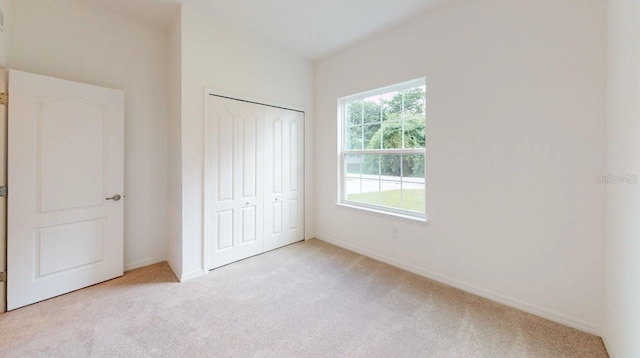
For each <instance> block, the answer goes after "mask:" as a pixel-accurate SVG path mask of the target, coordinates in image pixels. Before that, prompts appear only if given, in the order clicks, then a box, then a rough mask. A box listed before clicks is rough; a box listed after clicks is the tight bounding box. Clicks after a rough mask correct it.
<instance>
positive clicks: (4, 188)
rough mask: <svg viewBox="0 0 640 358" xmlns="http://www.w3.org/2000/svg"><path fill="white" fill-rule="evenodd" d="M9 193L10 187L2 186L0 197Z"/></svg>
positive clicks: (0, 187)
mask: <svg viewBox="0 0 640 358" xmlns="http://www.w3.org/2000/svg"><path fill="white" fill-rule="evenodd" d="M8 194H9V189H7V187H6V186H0V198H4V197H5V196H7V195H8Z"/></svg>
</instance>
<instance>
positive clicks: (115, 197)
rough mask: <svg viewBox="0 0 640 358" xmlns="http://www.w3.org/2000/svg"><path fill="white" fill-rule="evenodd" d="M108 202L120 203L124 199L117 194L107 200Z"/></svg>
mask: <svg viewBox="0 0 640 358" xmlns="http://www.w3.org/2000/svg"><path fill="white" fill-rule="evenodd" d="M106 199H107V200H113V201H118V200H120V199H122V197H121V196H120V194H116V195H114V196H112V197H110V198H106Z"/></svg>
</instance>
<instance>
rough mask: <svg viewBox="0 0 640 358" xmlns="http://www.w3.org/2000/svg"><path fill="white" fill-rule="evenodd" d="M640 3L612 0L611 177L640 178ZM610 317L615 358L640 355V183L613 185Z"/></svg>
mask: <svg viewBox="0 0 640 358" xmlns="http://www.w3.org/2000/svg"><path fill="white" fill-rule="evenodd" d="M638 34H640V2H639V1H637V0H633V1H629V0H609V122H608V140H607V144H608V148H607V149H608V157H607V159H608V161H607V174H609V175H613V176H617V175H640V39H639V38H638ZM607 189H608V203H607V256H606V258H607V261H606V262H607V275H606V282H607V286H606V312H605V313H606V315H605V317H606V318H605V327H604V334H603V338H604V340H605V342H606V345H607V349H608V350H609V353H610V354H611V356H612V357H619V358H626V357H629V358H631V357H640V340H639V339H638V338H639V337H640V306H639V305H638V303H639V302H640V220H638V218H639V217H640V185H637V184H636V185H629V184H617V185H609V186H608V187H607Z"/></svg>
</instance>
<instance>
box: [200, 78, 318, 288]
mask: <svg viewBox="0 0 640 358" xmlns="http://www.w3.org/2000/svg"><path fill="white" fill-rule="evenodd" d="M203 94H204V96H203V98H204V118H202V121H203V129H204V130H203V131H202V132H203V133H202V141H203V151H204V153H203V160H202V194H203V195H202V272H203V273H204V274H205V275H206V274H208V273H209V271H211V269H209V255H208V250H209V242H208V241H209V240H207V238H208V237H209V231H210V228H209V221H208V220H207V214H208V213H209V212H211V210H210V209H211V203H210V200H209V195H210V194H211V193H210V191H211V189H209V188H208V186H207V182H208V178H209V177H210V175H211V173H210V170H209V166H208V165H207V163H209V160H210V159H211V158H210V157H209V154H208V153H209V141H208V139H209V135H208V133H209V121H208V118H209V113H210V110H211V108H210V107H209V100H208V99H209V97H210V96H215V97H221V98H226V99H231V100H236V101H241V102H248V103H253V104H257V105H262V106H268V107H275V108H280V109H284V110H288V111H294V112H300V113H302V141H303V146H302V182H303V184H304V188H303V189H304V190H302V199H303V200H304V206H303V210H302V223H303V227H302V233H303V237H304V240H307V235H306V228H307V222H306V220H307V216H306V212H307V210H306V206H307V197H306V191H307V176H306V172H307V156H306V155H307V140H306V139H307V111H306V109H305V108H303V107H299V106H295V105H291V104H286V103H280V102H276V101H270V100H266V99H264V98H258V97H252V96H248V95H245V94H240V93H235V92H231V91H227V90H223V89H219V88H212V87H205V89H204V91H203Z"/></svg>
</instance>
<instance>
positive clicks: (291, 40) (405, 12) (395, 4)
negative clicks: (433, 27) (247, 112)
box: [83, 0, 444, 59]
mask: <svg viewBox="0 0 640 358" xmlns="http://www.w3.org/2000/svg"><path fill="white" fill-rule="evenodd" d="M83 1H85V2H86V3H90V4H93V5H95V6H99V7H102V8H105V9H107V10H110V11H114V12H118V13H121V14H124V15H127V16H131V17H134V18H136V19H138V20H139V21H143V22H145V23H149V24H153V25H156V26H160V27H167V26H168V25H169V24H170V23H171V21H172V20H173V18H174V16H175V14H176V13H177V9H178V4H182V5H184V6H187V7H190V8H192V9H194V10H196V11H198V12H200V13H203V14H205V15H206V16H208V17H210V18H211V19H212V21H217V22H222V23H224V24H226V25H228V26H233V27H235V28H237V29H238V30H240V31H244V32H246V33H249V34H253V35H255V36H258V37H260V38H262V39H264V40H267V41H269V42H271V43H274V44H277V45H279V46H282V47H284V48H287V49H289V50H291V51H293V52H296V53H298V54H300V55H302V56H304V57H307V58H309V59H316V58H319V57H322V56H324V55H327V54H330V53H332V52H335V51H337V50H339V49H341V48H343V47H345V46H347V45H349V44H351V43H353V42H355V41H357V40H360V39H363V38H366V37H367V36H370V35H372V34H374V33H376V32H379V31H381V30H383V29H385V28H387V27H389V26H392V25H394V24H397V23H399V22H401V21H402V20H404V19H407V18H409V17H412V16H413V15H415V14H417V13H420V12H423V11H426V10H427V9H429V8H432V7H434V6H435V5H437V4H438V3H441V2H443V1H444V0H83Z"/></svg>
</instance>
